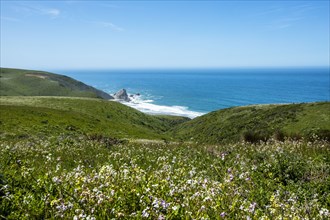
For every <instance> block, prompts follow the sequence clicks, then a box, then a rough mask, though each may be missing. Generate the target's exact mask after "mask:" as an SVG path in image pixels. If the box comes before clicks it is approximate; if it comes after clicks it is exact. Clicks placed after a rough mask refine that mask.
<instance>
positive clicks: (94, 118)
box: [0, 96, 189, 139]
mask: <svg viewBox="0 0 330 220" xmlns="http://www.w3.org/2000/svg"><path fill="white" fill-rule="evenodd" d="M0 112H1V114H0V115H1V117H0V124H1V132H2V133H6V134H11V133H12V134H16V135H23V136H24V135H31V134H60V133H63V132H64V133H68V132H69V133H70V132H71V133H82V134H85V133H86V134H100V135H106V136H110V137H118V138H148V139H160V138H166V136H165V135H163V133H164V132H165V131H167V130H169V129H170V128H171V127H172V126H173V124H177V123H181V122H183V121H187V120H189V119H187V118H184V117H174V116H170V117H168V116H151V115H147V114H144V113H142V112H139V111H137V110H135V109H133V108H130V107H127V106H125V105H123V104H121V103H118V102H112V101H104V100H99V99H91V98H68V97H24V96H21V97H13V96H2V97H0Z"/></svg>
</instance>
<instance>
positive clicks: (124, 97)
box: [114, 89, 131, 102]
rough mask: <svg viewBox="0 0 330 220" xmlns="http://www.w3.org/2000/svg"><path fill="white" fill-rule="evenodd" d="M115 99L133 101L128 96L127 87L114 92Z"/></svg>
mask: <svg viewBox="0 0 330 220" xmlns="http://www.w3.org/2000/svg"><path fill="white" fill-rule="evenodd" d="M114 97H115V99H119V100H123V101H126V102H129V101H131V99H130V98H129V97H128V95H127V92H126V89H121V90H119V91H118V92H116V93H115V94H114Z"/></svg>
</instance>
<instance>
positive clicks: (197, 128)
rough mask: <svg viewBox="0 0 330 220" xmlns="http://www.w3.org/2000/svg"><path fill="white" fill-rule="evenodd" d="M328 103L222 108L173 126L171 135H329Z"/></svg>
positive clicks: (207, 139) (206, 139)
mask: <svg viewBox="0 0 330 220" xmlns="http://www.w3.org/2000/svg"><path fill="white" fill-rule="evenodd" d="M329 112H330V102H319V103H301V104H289V105H256V106H246V107H233V108H228V109H223V110H219V111H215V112H211V113H209V114H206V115H203V116H201V117H198V118H196V119H194V120H191V121H188V122H185V123H182V124H180V125H178V126H176V127H175V128H174V129H173V130H172V131H171V134H172V135H175V136H176V137H178V138H181V139H183V140H196V141H199V142H201V143H222V142H228V141H229V142H230V141H233V142H237V141H239V140H241V139H242V138H243V139H245V140H249V139H255V140H256V141H259V140H267V139H269V138H270V137H273V136H274V135H276V134H278V133H282V134H283V135H284V136H285V137H292V138H303V137H304V138H312V137H313V135H315V134H316V135H318V136H320V137H322V138H324V139H329V138H330V115H329Z"/></svg>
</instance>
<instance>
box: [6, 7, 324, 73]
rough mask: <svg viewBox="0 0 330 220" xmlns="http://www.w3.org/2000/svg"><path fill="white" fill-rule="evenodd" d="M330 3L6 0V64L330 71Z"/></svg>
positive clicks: (25, 65) (36, 66) (44, 66)
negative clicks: (328, 68)
mask: <svg viewBox="0 0 330 220" xmlns="http://www.w3.org/2000/svg"><path fill="white" fill-rule="evenodd" d="M329 49H330V48H329V1H328V0H326V1H170V2H165V1H155V2H151V1H114V2H111V1H3V0H1V49H0V50H1V66H2V67H17V68H30V69H31V68H32V69H65V68H70V69H74V68H79V69H82V68H98V69H104V68H216V67H269V66H270V67H274V66H275V67H278V66H329Z"/></svg>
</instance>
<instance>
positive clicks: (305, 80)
mask: <svg viewBox="0 0 330 220" xmlns="http://www.w3.org/2000/svg"><path fill="white" fill-rule="evenodd" d="M55 72H56V73H60V74H64V75H68V76H70V77H73V78H75V79H77V80H80V81H82V82H84V83H86V84H89V85H92V86H94V87H96V88H98V89H101V90H103V91H105V92H108V93H110V94H113V93H115V92H116V91H118V90H119V89H122V88H125V89H126V90H127V91H128V93H131V94H134V93H140V94H141V96H140V97H139V98H138V99H135V100H133V102H131V103H125V104H127V105H130V106H132V107H134V108H137V109H139V110H141V111H144V112H147V113H151V114H172V115H185V116H188V117H192V118H193V117H196V116H199V115H201V114H204V113H207V112H210V111H214V110H218V109H223V108H227V107H232V106H244V105H251V104H269V103H300V102H314V101H329V99H330V97H329V82H330V80H329V68H287V69H284V68H274V69H260V68H259V69H205V70H203V69H195V70H188V69H184V70H182V69H181V70H174V69H173V70H59V71H58V70H57V71H55Z"/></svg>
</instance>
